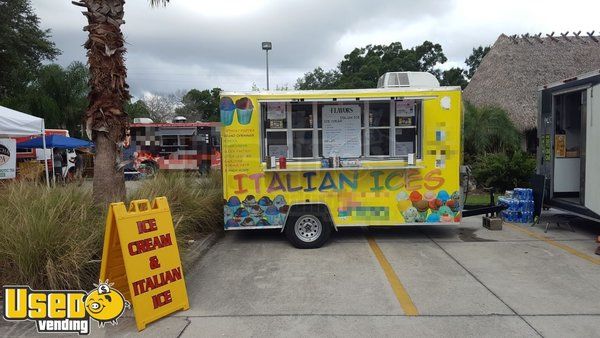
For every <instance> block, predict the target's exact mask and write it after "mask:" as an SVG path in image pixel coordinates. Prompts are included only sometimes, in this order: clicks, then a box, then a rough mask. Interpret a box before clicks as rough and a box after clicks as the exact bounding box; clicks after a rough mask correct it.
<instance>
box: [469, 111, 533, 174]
mask: <svg viewBox="0 0 600 338" xmlns="http://www.w3.org/2000/svg"><path fill="white" fill-rule="evenodd" d="M463 135H464V154H465V163H466V164H472V163H473V162H474V161H475V160H476V159H477V158H478V157H480V156H482V155H485V154H488V153H508V152H512V151H514V150H517V149H519V147H520V142H521V134H520V133H519V131H518V130H517V129H516V128H515V126H514V125H513V123H512V121H511V120H510V119H509V118H508V115H507V114H506V112H505V111H504V110H502V109H501V108H497V107H481V108H478V107H475V106H473V105H472V104H470V103H468V102H465V110H464V131H463Z"/></svg>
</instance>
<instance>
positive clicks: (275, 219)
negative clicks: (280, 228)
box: [265, 205, 280, 225]
mask: <svg viewBox="0 0 600 338" xmlns="http://www.w3.org/2000/svg"><path fill="white" fill-rule="evenodd" d="M265 216H266V218H267V221H269V223H270V224H273V225H277V224H279V219H280V217H279V209H277V207H276V206H274V205H271V206H270V207H268V208H267V210H266V211H265Z"/></svg>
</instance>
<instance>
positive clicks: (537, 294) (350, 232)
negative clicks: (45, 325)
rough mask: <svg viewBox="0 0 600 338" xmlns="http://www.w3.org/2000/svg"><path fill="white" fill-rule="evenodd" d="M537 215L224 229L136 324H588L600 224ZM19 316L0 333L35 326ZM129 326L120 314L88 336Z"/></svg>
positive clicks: (455, 331)
mask: <svg viewBox="0 0 600 338" xmlns="http://www.w3.org/2000/svg"><path fill="white" fill-rule="evenodd" d="M543 225H545V223H544V224H542V225H538V226H536V227H534V228H530V227H528V226H525V225H512V224H505V225H504V229H503V230H502V231H489V230H487V229H485V228H482V227H481V219H480V218H477V217H475V218H471V219H467V220H466V221H465V222H464V223H463V224H462V225H460V226H456V227H448V226H421V227H403V228H395V229H390V228H371V229H368V230H367V229H362V228H356V229H344V230H342V231H340V232H339V233H336V234H335V235H334V237H333V238H332V240H331V241H330V242H329V243H328V244H326V245H325V246H324V247H323V248H321V249H317V250H298V249H295V248H293V247H292V246H291V245H290V244H289V243H288V242H287V241H286V240H285V238H284V237H283V236H281V235H280V234H279V233H278V232H275V231H261V232H228V233H226V235H225V237H224V238H222V239H221V240H219V242H218V243H217V244H215V245H214V246H213V247H212V248H211V250H210V251H209V252H208V253H207V254H206V256H204V257H203V258H202V259H201V260H200V261H199V262H198V263H197V264H196V265H195V266H194V267H193V268H191V269H190V270H189V271H187V272H186V279H187V286H188V293H189V298H190V305H191V308H190V309H189V310H188V311H185V312H180V313H177V314H175V315H174V316H171V317H169V318H165V319H163V320H161V321H158V322H156V323H154V324H151V325H150V326H148V328H147V329H146V330H145V331H143V332H142V334H143V335H145V336H158V335H160V336H173V337H177V336H182V337H193V336H211V337H212V336H317V335H318V336H366V335H375V336H399V335H402V336H461V337H463V336H506V337H508V336H510V337H514V336H527V337H531V336H544V337H565V336H570V337H575V336H577V337H592V336H598V334H600V256H596V255H594V250H595V249H596V246H597V244H596V243H595V236H597V235H598V231H599V229H600V227H598V226H597V225H595V224H591V223H590V222H588V221H579V222H576V224H575V232H572V231H571V230H570V229H569V228H568V226H565V225H564V224H563V225H562V226H561V227H556V225H552V226H551V227H550V230H549V231H548V233H547V234H544V232H543ZM4 325H6V323H5V324H4ZM22 325H23V324H20V325H12V326H8V327H5V329H4V330H3V333H4V334H6V335H9V336H13V335H15V334H21V335H28V334H31V333H33V332H34V331H33V330H32V328H33V324H31V325H29V327H28V328H29V329H28V330H24V329H23V326H22ZM94 326H95V325H94ZM134 327H135V326H134V324H133V319H132V318H123V319H122V320H121V321H120V324H119V325H118V326H115V327H110V325H109V326H108V327H107V328H106V329H103V330H100V329H98V328H97V327H94V328H93V329H92V336H103V335H134V334H136V331H135V328H134Z"/></svg>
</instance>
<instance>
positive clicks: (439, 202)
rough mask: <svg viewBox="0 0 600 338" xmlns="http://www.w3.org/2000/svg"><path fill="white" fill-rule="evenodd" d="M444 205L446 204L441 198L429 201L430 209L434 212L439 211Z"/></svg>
mask: <svg viewBox="0 0 600 338" xmlns="http://www.w3.org/2000/svg"><path fill="white" fill-rule="evenodd" d="M442 205H444V203H443V202H442V200H441V199H439V198H434V199H432V200H431V201H429V209H431V210H433V211H435V210H438V209H439V208H440V207H441V206H442Z"/></svg>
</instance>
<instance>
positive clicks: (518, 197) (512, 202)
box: [498, 188, 535, 223]
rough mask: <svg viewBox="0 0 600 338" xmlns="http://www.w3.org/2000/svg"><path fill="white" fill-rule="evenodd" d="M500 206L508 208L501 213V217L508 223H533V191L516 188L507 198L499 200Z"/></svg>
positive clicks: (501, 197) (502, 197)
mask: <svg viewBox="0 0 600 338" xmlns="http://www.w3.org/2000/svg"><path fill="white" fill-rule="evenodd" d="M498 204H499V205H505V206H506V207H507V208H506V209H504V210H503V211H502V213H501V217H502V219H503V220H504V221H506V222H512V223H532V222H533V210H534V205H535V203H534V202H533V190H532V189H528V188H515V189H514V190H513V191H512V192H511V193H507V194H506V196H500V197H499V198H498Z"/></svg>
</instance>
